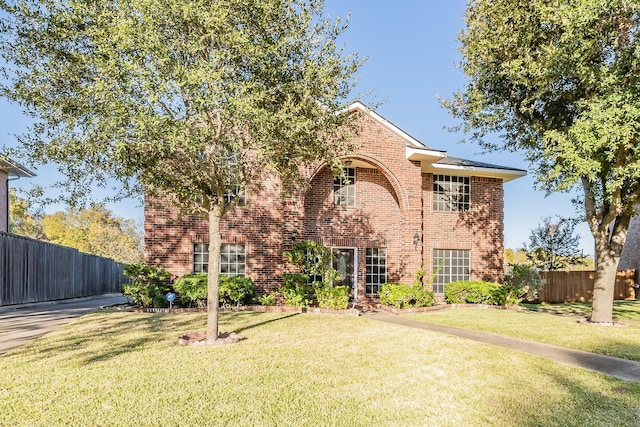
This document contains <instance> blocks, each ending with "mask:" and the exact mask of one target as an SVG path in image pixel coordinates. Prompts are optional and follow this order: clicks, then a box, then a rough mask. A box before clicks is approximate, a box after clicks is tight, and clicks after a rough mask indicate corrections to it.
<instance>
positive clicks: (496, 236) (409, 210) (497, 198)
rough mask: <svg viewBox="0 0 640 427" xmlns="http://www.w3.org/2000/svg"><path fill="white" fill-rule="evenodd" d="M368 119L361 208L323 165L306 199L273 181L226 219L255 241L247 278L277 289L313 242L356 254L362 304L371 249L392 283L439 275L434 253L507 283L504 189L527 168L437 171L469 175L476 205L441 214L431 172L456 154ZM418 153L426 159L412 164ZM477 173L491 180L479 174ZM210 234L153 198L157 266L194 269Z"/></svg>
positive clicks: (225, 226) (360, 138) (149, 237)
mask: <svg viewBox="0 0 640 427" xmlns="http://www.w3.org/2000/svg"><path fill="white" fill-rule="evenodd" d="M360 107H362V106H360ZM361 109H362V110H363V111H368V110H366V109H364V108H361ZM361 120H362V127H361V129H362V131H361V132H360V133H359V134H358V135H357V137H356V138H357V141H355V142H356V146H358V147H360V148H359V149H358V150H357V152H355V153H353V155H351V156H349V157H348V159H346V161H347V162H346V164H347V166H348V167H351V168H354V169H355V174H356V177H355V200H356V202H355V206H337V205H335V204H334V190H333V182H334V179H333V176H332V174H331V172H330V170H329V169H328V168H327V167H323V168H320V169H319V170H317V171H315V173H312V174H311V175H312V177H311V178H310V180H309V187H308V190H307V191H306V193H304V194H299V193H298V194H294V195H293V196H288V197H284V198H283V197H282V195H281V193H280V190H279V186H278V185H277V183H275V182H274V181H272V180H267V182H265V183H264V184H263V187H262V189H261V190H260V192H255V191H254V192H252V190H251V189H249V190H248V191H247V205H246V206H239V207H236V208H234V209H233V210H232V211H230V212H229V214H228V216H227V218H226V219H225V220H224V221H223V223H222V227H221V228H222V230H221V231H222V240H223V242H224V243H242V244H244V245H245V252H246V275H247V276H248V277H250V278H251V279H252V280H253V281H254V283H255V284H256V286H257V287H258V288H259V289H260V290H262V291H266V290H270V289H277V288H278V287H279V286H280V285H281V284H282V274H283V273H284V272H286V271H288V270H289V268H290V266H287V265H286V261H285V257H284V252H285V251H286V250H288V249H290V248H291V245H292V243H293V242H294V241H296V240H298V241H299V240H303V239H312V240H315V241H318V242H321V243H323V244H325V245H326V246H328V247H340V248H355V253H356V258H357V261H356V265H357V274H356V278H357V279H356V280H357V294H358V296H359V299H360V298H365V297H366V294H365V252H366V248H386V266H387V282H404V283H412V282H413V278H414V276H415V274H416V272H417V271H418V270H420V269H421V268H422V266H424V267H425V268H426V269H427V271H429V270H430V268H431V265H432V261H431V260H432V256H433V255H432V254H433V250H434V249H466V250H469V251H470V252H469V253H470V261H471V268H470V274H469V276H470V279H471V280H474V279H482V280H491V281H501V280H502V275H503V188H502V186H503V182H504V181H505V180H508V179H513V178H514V177H517V176H522V175H524V171H518V170H515V169H508V168H502V167H494V168H487V167H486V166H487V165H482V164H480V165H481V166H483V167H480V168H477V167H476V168H468V167H467V168H461V167H448V168H447V165H445V166H442V167H444V169H443V171H442V172H440V171H438V172H437V173H439V174H448V175H464V176H468V177H469V183H470V208H469V210H468V211H454V212H444V211H436V210H434V209H433V171H430V167H431V166H432V165H431V163H434V162H435V161H436V160H437V158H442V157H445V156H446V154H444V152H434V151H432V150H430V149H428V148H426V147H424V146H422V145H421V144H419V143H418V142H417V141H415V140H413V139H412V138H411V137H410V136H408V135H407V134H405V133H403V132H402V131H401V130H399V129H397V128H395V127H394V126H393V125H391V124H390V123H388V122H387V121H386V120H384V119H382V118H381V117H379V116H377V115H376V114H375V113H369V114H365V115H364V116H363V117H362V119H361ZM409 149H412V150H414V151H411V152H409ZM416 150H417V151H418V152H419V155H417V156H418V157H416V159H417V160H416V159H413V158H412V159H410V158H409V157H410V154H411V156H416V154H415V151H416ZM421 150H422V151H421ZM420 156H422V157H420ZM429 156H435V157H437V158H435V159H431V157H429ZM438 156H440V157H438ZM476 169H477V170H480V171H481V172H480V173H479V175H482V176H475V175H474V174H473V170H476ZM514 172H515V175H513V173H514ZM509 174H511V175H509ZM491 175H493V176H491ZM207 233H208V230H207V223H206V221H203V220H202V219H201V218H198V217H196V216H186V217H180V216H179V215H178V211H177V210H175V209H174V208H171V207H169V206H168V205H167V204H166V203H163V202H162V200H151V199H147V200H146V204H145V260H146V262H147V263H149V264H154V265H161V266H163V267H165V268H167V269H168V270H169V271H170V272H171V273H172V274H174V275H176V276H180V275H183V274H186V273H190V272H192V271H193V245H194V244H195V243H207V242H208V234H207ZM416 236H417V237H418V239H417V240H415V237H416Z"/></svg>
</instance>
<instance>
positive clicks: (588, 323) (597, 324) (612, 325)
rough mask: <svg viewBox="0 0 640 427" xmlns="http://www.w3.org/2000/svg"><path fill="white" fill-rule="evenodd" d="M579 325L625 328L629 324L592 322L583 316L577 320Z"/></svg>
mask: <svg viewBox="0 0 640 427" xmlns="http://www.w3.org/2000/svg"><path fill="white" fill-rule="evenodd" d="M578 323H580V324H581V325H593V326H607V327H616V328H626V327H627V326H629V324H627V323H625V322H617V321H616V322H592V321H591V319H589V318H588V317H583V318H581V319H579V320H578Z"/></svg>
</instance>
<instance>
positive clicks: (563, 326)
mask: <svg viewBox="0 0 640 427" xmlns="http://www.w3.org/2000/svg"><path fill="white" fill-rule="evenodd" d="M537 307H539V308H544V309H545V310H547V311H544V312H534V311H513V310H479V309H456V310H441V311H436V312H429V313H424V314H414V315H411V316H410V317H411V318H413V319H416V320H422V321H425V322H431V323H437V324H443V325H451V326H458V327H463V328H469V329H477V330H481V331H487V332H493V333H497V334H503V335H509V336H512V337H517V338H522V339H527V340H533V341H540V342H544V343H548V344H554V345H559V346H563V347H569V348H574V349H577V350H584V351H590V352H593V353H599V354H606V355H608V356H615V357H622V358H625V359H630V360H637V361H640V302H622V301H616V304H615V308H614V313H615V314H614V315H615V316H616V317H618V318H620V319H625V322H623V323H624V326H614V327H611V326H595V325H588V324H586V325H585V324H580V323H578V319H579V318H580V316H581V315H588V314H589V313H590V311H591V306H590V304H579V303H575V304H553V305H541V306H537ZM558 314H562V315H561V316H559V315H558Z"/></svg>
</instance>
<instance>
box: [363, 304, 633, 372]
mask: <svg viewBox="0 0 640 427" xmlns="http://www.w3.org/2000/svg"><path fill="white" fill-rule="evenodd" d="M363 316H365V317H368V318H370V319H374V320H379V321H382V322H388V323H395V324H398V325H403V326H409V327H412V328H420V329H426V330H429V331H434V332H440V333H443V334H448V335H455V336H458V337H462V338H466V339H470V340H474V341H479V342H483V343H486V344H491V345H496V346H499V347H505V348H510V349H512V350H517V351H522V352H524V353H529V354H533V355H536V356H541V357H546V358H548V359H551V360H554V361H556V362H558V363H562V364H564V365H569V366H575V367H579V368H584V369H589V370H591V371H596V372H601V373H603V374H607V375H611V376H613V377H616V378H619V379H621V380H625V381H640V362H634V361H632V360H626V359H620V358H617V357H611V356H604V355H600V354H595V353H589V352H586V351H580V350H572V349H569V348H565V347H558V346H555V345H550V344H543V343H538V342H534V341H526V340H521V339H518V338H511V337H507V336H505V335H498V334H494V333H490V332H481V331H474V330H471V329H462V328H457V327H453V326H444V325H436V324H433V323H426V322H421V321H417V320H412V319H407V318H405V317H400V316H395V315H392V314H388V313H384V312H379V311H367V312H364V313H363Z"/></svg>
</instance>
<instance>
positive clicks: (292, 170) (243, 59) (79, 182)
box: [0, 0, 362, 341]
mask: <svg viewBox="0 0 640 427" xmlns="http://www.w3.org/2000/svg"><path fill="white" fill-rule="evenodd" d="M0 8H1V9H2V10H4V12H5V13H6V15H5V16H3V17H2V21H1V25H2V27H1V28H0V51H1V54H2V56H3V58H4V60H5V61H6V63H7V64H9V65H8V67H6V68H5V69H4V72H5V79H4V83H3V84H2V93H3V94H4V95H5V96H7V97H8V98H9V99H10V100H11V101H14V102H16V103H18V104H19V105H21V106H22V107H24V109H25V110H26V111H27V112H28V113H29V114H31V115H32V116H33V118H34V119H35V125H34V126H33V127H31V129H30V131H29V132H27V133H26V134H25V135H23V136H22V137H21V139H20V140H21V143H22V144H21V147H22V154H28V155H29V156H31V157H30V158H31V159H32V160H33V162H48V161H54V162H57V163H58V164H60V165H62V169H63V172H64V173H65V174H66V175H67V176H68V177H69V180H68V181H67V186H66V188H67V189H68V191H69V193H68V194H69V195H70V198H71V199H76V198H77V197H79V196H81V195H82V194H83V193H86V192H87V191H88V190H89V188H91V186H92V185H93V184H95V183H96V182H97V183H98V184H103V183H105V182H107V180H108V179H109V178H116V179H118V180H119V181H120V182H121V183H122V189H121V193H120V194H122V195H124V194H127V193H130V192H138V193H140V192H142V191H143V190H144V191H145V192H146V193H147V194H149V195H150V196H152V197H155V196H159V197H163V198H169V199H170V200H172V201H173V202H174V203H175V204H176V205H177V206H179V207H180V208H181V209H183V210H184V211H186V212H201V213H203V214H204V215H205V216H206V218H207V219H208V223H209V253H210V257H209V260H210V268H209V279H208V283H209V296H208V328H207V333H208V339H209V341H213V340H215V339H217V337H218V276H219V256H220V244H221V235H220V221H221V219H222V218H224V216H225V215H226V214H227V212H228V211H229V209H230V208H231V207H232V206H233V205H234V204H235V203H237V201H238V200H239V199H240V198H241V197H242V194H243V191H244V188H246V187H247V186H248V185H250V184H253V183H256V182H260V181H261V180H263V179H264V178H265V176H264V175H265V173H273V174H275V175H276V176H278V177H279V178H280V179H281V182H282V183H284V184H287V183H291V182H293V181H295V180H296V179H297V178H298V177H299V176H300V169H301V167H302V166H303V165H308V164H310V163H314V162H325V163H327V164H329V165H330V166H331V167H332V168H334V170H337V169H338V168H339V166H340V165H341V162H340V160H339V158H340V156H342V155H344V154H345V153H347V152H348V151H349V149H350V147H349V143H348V141H349V138H348V136H349V132H350V130H351V126H347V123H348V122H349V121H350V120H351V119H352V116H351V115H349V114H339V112H340V111H342V110H343V109H344V107H345V106H346V105H347V103H348V100H347V97H348V96H349V93H350V91H351V89H352V87H353V85H354V83H355V80H354V75H355V73H356V71H357V69H358V68H359V66H360V65H361V62H362V61H361V60H360V59H359V58H358V57H357V55H355V54H351V55H350V54H347V53H346V52H345V51H344V48H343V47H340V46H338V45H337V39H338V37H339V36H340V34H341V33H342V32H343V31H344V30H345V28H346V24H344V23H341V22H340V20H339V19H338V20H335V21H334V20H330V19H328V18H326V17H325V16H324V15H323V1H322V0H100V1H80V0H66V1H65V0H63V1H59V0H20V1H13V0H0ZM25 158H27V156H25Z"/></svg>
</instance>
